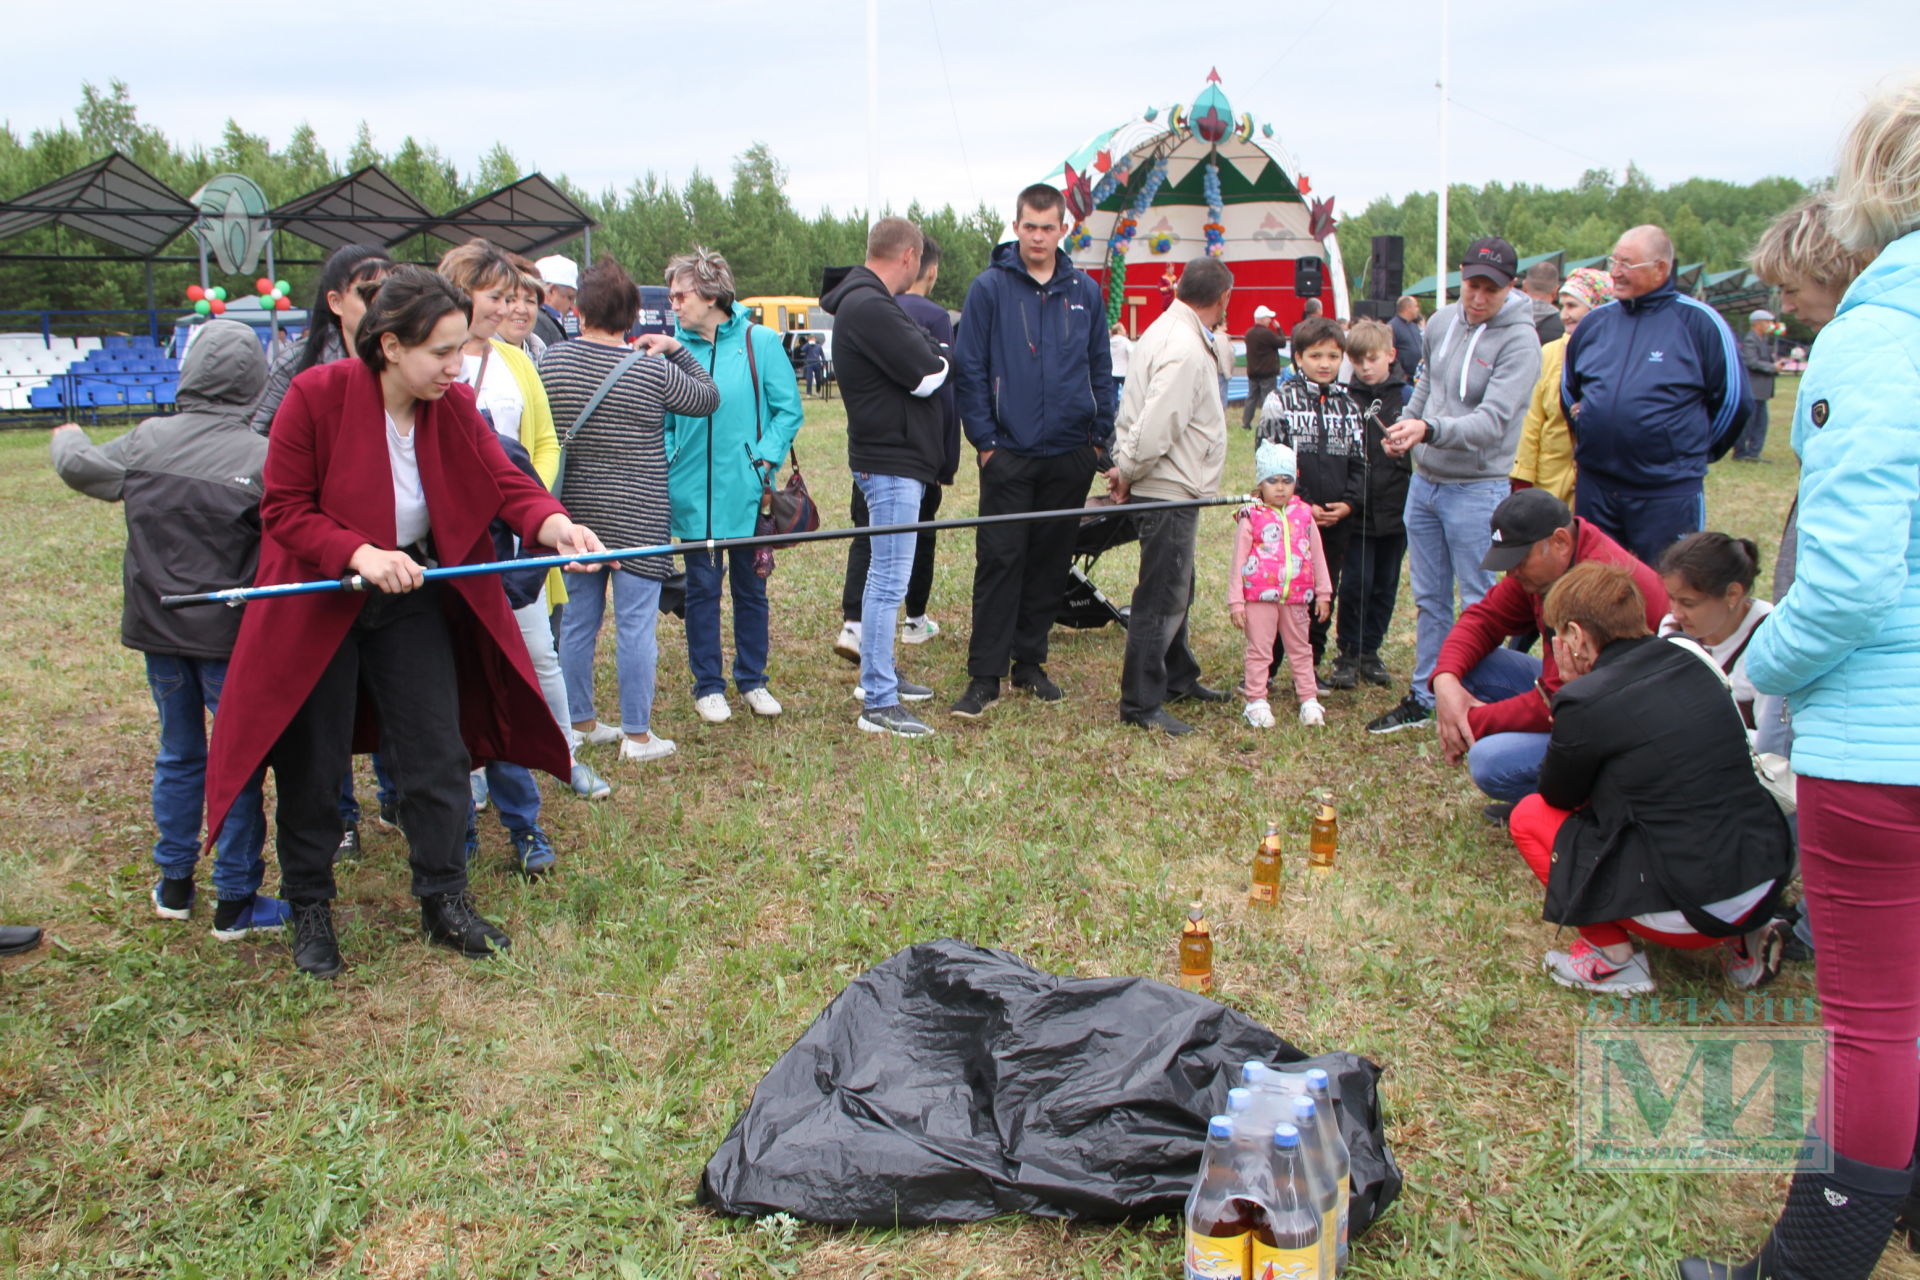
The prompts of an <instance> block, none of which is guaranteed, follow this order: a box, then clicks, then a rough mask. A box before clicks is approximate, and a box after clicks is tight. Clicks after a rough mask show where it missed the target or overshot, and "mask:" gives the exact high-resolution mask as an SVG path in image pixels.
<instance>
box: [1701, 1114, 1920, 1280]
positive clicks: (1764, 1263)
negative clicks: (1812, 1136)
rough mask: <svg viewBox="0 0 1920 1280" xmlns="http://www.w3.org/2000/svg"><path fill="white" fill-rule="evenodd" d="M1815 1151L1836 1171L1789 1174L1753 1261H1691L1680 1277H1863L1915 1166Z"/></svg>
mask: <svg viewBox="0 0 1920 1280" xmlns="http://www.w3.org/2000/svg"><path fill="white" fill-rule="evenodd" d="M1815 1141H1816V1142H1817V1141H1818V1140H1817V1139H1816V1140H1815ZM1819 1150H1820V1151H1821V1153H1822V1154H1830V1155H1831V1156H1832V1159H1833V1172H1832V1173H1815V1172H1814V1171H1812V1170H1810V1169H1802V1170H1801V1171H1800V1172H1798V1173H1796V1174H1794V1175H1793V1185H1792V1186H1791V1187H1789V1188H1788V1189H1787V1203H1786V1207H1785V1208H1783V1209H1782V1210H1781V1211H1780V1220H1779V1221H1778V1222H1776V1223H1774V1224H1773V1231H1772V1233H1771V1234H1770V1235H1768V1236H1767V1239H1766V1243H1764V1244H1762V1245H1761V1246H1760V1254H1759V1256H1758V1257H1756V1258H1755V1259H1754V1260H1753V1261H1751V1262H1746V1263H1741V1264H1739V1265H1738V1266H1733V1265H1729V1264H1725V1263H1719V1262H1703V1261H1701V1260H1700V1259H1699V1258H1688V1259H1687V1260H1686V1261H1684V1262H1682V1263H1681V1264H1680V1267H1679V1272H1680V1280H1868V1277H1869V1276H1871V1275H1872V1274H1873V1269H1874V1267H1875V1266H1876V1265H1877V1264H1878V1263H1879V1261H1880V1254H1881V1253H1882V1252H1883V1251H1884V1250H1885V1249H1886V1247H1887V1237H1888V1235H1889V1234H1890V1233H1891V1232H1892V1230H1893V1220H1894V1216H1895V1215H1896V1214H1897V1213H1899V1211H1900V1207H1901V1205H1902V1204H1903V1203H1904V1202H1905V1201H1906V1199H1907V1193H1908V1191H1909V1190H1910V1189H1911V1187H1912V1183H1913V1170H1912V1167H1911V1166H1909V1167H1908V1168H1905V1169H1883V1168H1881V1167H1880V1166H1878V1165H1871V1164H1862V1163H1860V1162H1859V1161H1858V1160H1849V1159H1847V1158H1846V1157H1845V1156H1843V1155H1841V1154H1840V1153H1839V1152H1837V1151H1835V1152H1828V1151H1827V1150H1826V1148H1825V1146H1824V1144H1822V1145H1821V1146H1820V1148H1819Z"/></svg>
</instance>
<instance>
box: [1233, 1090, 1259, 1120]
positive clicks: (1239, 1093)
mask: <svg viewBox="0 0 1920 1280" xmlns="http://www.w3.org/2000/svg"><path fill="white" fill-rule="evenodd" d="M1252 1105H1253V1090H1251V1089H1229V1090H1227V1114H1228V1115H1232V1116H1237V1115H1239V1114H1240V1113H1241V1112H1242V1111H1245V1110H1246V1109H1247V1108H1248V1107H1250V1106H1252Z"/></svg>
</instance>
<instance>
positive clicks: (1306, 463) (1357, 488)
mask: <svg viewBox="0 0 1920 1280" xmlns="http://www.w3.org/2000/svg"><path fill="white" fill-rule="evenodd" d="M1292 343H1293V364H1294V372H1293V373H1291V374H1289V375H1287V376H1286V377H1284V378H1282V379H1281V380H1280V385H1279V386H1277V387H1275V388H1274V389H1273V393H1272V394H1271V395H1269V396H1268V397H1267V402H1266V404H1264V405H1263V406H1261V409H1260V428H1259V430H1258V431H1257V432H1256V433H1255V443H1256V446H1257V444H1258V442H1259V441H1260V440H1274V441H1278V442H1279V443H1281V444H1284V445H1286V446H1287V447H1288V448H1290V449H1292V450H1293V452H1294V457H1295V458H1296V459H1297V461H1298V464H1299V468H1300V475H1299V480H1298V485H1297V489H1296V492H1298V493H1299V495H1300V500H1301V501H1303V502H1305V503H1306V504H1307V505H1309V506H1311V507H1312V508H1313V522H1314V523H1315V524H1316V525H1318V526H1319V527H1320V541H1321V544H1322V548H1323V549H1324V551H1325V552H1326V565H1327V574H1328V576H1330V577H1331V578H1332V579H1333V584H1334V589H1335V590H1336V591H1338V590H1339V588H1340V574H1341V566H1342V564H1343V563H1344V562H1345V560H1346V555H1347V544H1348V542H1349V541H1350V539H1351V537H1352V532H1353V527H1354V520H1353V518H1352V517H1353V513H1354V512H1355V511H1356V510H1358V509H1359V507H1360V505H1361V502H1362V501H1363V494H1362V489H1363V487H1364V485H1365V481H1366V446H1365V444H1364V443H1363V436H1362V431H1361V425H1360V406H1359V405H1357V404H1355V403H1354V398H1353V396H1352V394H1350V393H1349V392H1348V390H1347V388H1346V387H1345V386H1344V385H1343V384H1341V383H1340V382H1338V381H1336V379H1337V378H1338V377H1339V373H1340V361H1341V360H1342V358H1344V356H1345V355H1346V349H1347V341H1346V334H1345V333H1344V332H1343V331H1342V330H1341V328H1340V325H1339V322H1338V321H1335V320H1330V319H1328V318H1327V317H1325V316H1309V317H1307V318H1306V319H1305V320H1302V321H1301V322H1300V323H1299V324H1297V325H1295V326H1294V329H1293V334H1292ZM1327 630H1328V624H1327V623H1326V622H1322V621H1319V620H1315V621H1314V623H1313V625H1312V626H1311V627H1310V628H1309V629H1308V637H1309V639H1310V640H1311V641H1312V644H1313V661H1314V665H1315V666H1316V667H1317V666H1319V664H1320V657H1321V655H1322V654H1324V653H1325V652H1326V650H1327Z"/></svg>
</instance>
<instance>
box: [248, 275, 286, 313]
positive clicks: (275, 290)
mask: <svg viewBox="0 0 1920 1280" xmlns="http://www.w3.org/2000/svg"><path fill="white" fill-rule="evenodd" d="M253 287H254V289H255V290H256V291H257V292H258V293H259V294H260V299H259V303H260V309H261V310H262V311H267V310H273V311H287V310H291V309H292V307H293V299H292V298H290V297H288V295H289V294H291V293H292V292H293V290H292V289H290V288H288V287H287V282H286V281H285V280H269V279H267V278H266V277H265V276H261V277H260V278H259V279H258V280H255V281H254V282H253Z"/></svg>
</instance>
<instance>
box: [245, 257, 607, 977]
mask: <svg viewBox="0 0 1920 1280" xmlns="http://www.w3.org/2000/svg"><path fill="white" fill-rule="evenodd" d="M469 307H470V304H469V302H468V300H467V297H466V295H465V294H463V293H461V292H460V291H459V290H458V289H456V288H454V287H453V286H452V285H450V284H448V283H447V282H446V281H445V280H443V279H441V278H440V277H439V276H437V275H435V274H433V273H432V272H430V271H425V270H422V269H420V268H416V267H401V268H399V269H398V270H397V271H395V272H394V274H393V275H391V276H389V277H388V278H387V281H386V283H385V284H383V285H382V286H381V288H380V293H379V295H378V296H377V297H376V298H375V299H374V302H373V305H372V306H371V307H370V308H369V310H368V312H367V315H366V318H365V319H364V320H363V321H362V322H361V325H360V331H359V333H358V335H357V336H356V339H355V343H354V345H355V348H356V350H357V351H358V354H359V358H358V359H349V360H340V361H336V362H335V363H333V364H328V365H323V366H320V367H317V368H313V369H309V370H308V371H307V372H305V373H303V374H301V375H300V376H299V377H297V378H295V379H294V381H293V385H292V386H291V387H290V388H289V389H288V392H287V396H286V399H285V400H284V401H282V402H281V406H280V409H279V412H278V413H277V414H276V415H275V417H274V431H273V437H272V443H271V446H270V447H269V449H268V452H267V463H266V473H265V476H264V484H265V493H264V495H263V497H262V499H261V502H260V519H261V525H262V543H261V548H260V570H259V577H258V581H259V582H261V583H280V582H298V581H306V580H311V579H317V578H343V577H346V576H348V575H351V574H357V575H359V576H360V577H361V578H362V579H364V580H365V582H366V584H367V586H368V588H369V590H368V592H367V593H366V594H361V593H358V592H347V591H341V592H337V593H327V594H321V595H307V596H294V597H289V598H286V599H280V600H259V601H255V602H254V603H252V604H249V605H247V606H246V619H245V620H244V621H243V622H242V623H241V626H240V639H239V643H238V645H237V646H236V648H235V649H234V653H233V660H232V663H231V665H230V667H229V669H228V674H227V686H226V693H225V698H224V699H223V701H224V703H225V704H226V705H229V706H231V707H232V708H233V709H234V714H230V715H228V716H227V717H226V718H225V719H224V720H222V721H221V722H220V723H219V726H218V728H217V729H216V731H215V733H214V737H213V745H212V749H211V755H210V759H209V761H208V768H207V813H208V816H209V818H210V819H211V820H212V821H211V825H210V826H209V828H208V829H209V830H211V831H218V830H219V829H220V822H221V820H222V819H223V818H224V817H225V815H226V810H227V807H228V805H229V804H231V803H232V801H233V798H234V795H235V794H236V792H237V791H238V790H239V789H240V787H241V786H242V785H243V784H244V783H245V782H246V781H247V780H248V779H249V778H250V777H252V776H253V775H254V774H255V773H256V772H257V771H258V770H260V769H261V768H262V767H263V766H265V765H269V764H270V765H272V766H273V770H274V776H275V780H276V783H277V787H278V792H279V810H278V814H277V818H276V821H277V841H278V845H279V852H280V889H281V893H282V895H283V896H284V897H285V898H286V899H287V900H288V902H289V905H291V906H292V908H293V921H292V923H293V960H294V964H295V965H296V966H298V967H299V968H300V969H301V970H302V971H304V972H306V973H309V974H312V975H314V976H315V977H321V978H330V977H332V976H333V975H334V974H336V973H338V972H339V971H340V968H341V961H340V948H339V944H338V942H337V941H336V939H335V936H334V931H333V913H332V899H333V896H334V884H333V851H334V849H335V847H336V846H337V845H338V844H339V843H340V814H339V809H338V806H337V805H336V803H335V793H336V791H337V790H338V787H339V780H340V777H341V776H342V775H343V774H344V773H345V772H346V770H347V767H348V764H349V762H350V756H351V753H352V751H353V750H354V747H355V745H356V739H358V740H359V745H360V747H361V749H362V750H368V749H371V748H372V747H373V746H374V745H375V743H376V742H377V744H378V746H379V748H380V751H381V752H382V754H383V755H384V756H385V758H386V760H387V763H388V764H389V765H390V766H391V768H392V770H393V773H394V777H395V780H396V782H397V784H398V786H399V790H400V825H401V828H402V829H403V830H404V831H405V832H406V833H407V845H408V854H409V861H410V862H411V864H412V868H413V892H414V894H415V896H417V897H418V898H419V899H420V916H421V924H422V927H423V928H424V930H425V932H426V935H427V938H428V939H429V940H430V941H433V942H437V943H440V944H441V945H443V946H448V947H452V948H453V949H455V950H457V951H460V952H461V953H462V954H465V955H471V956H483V955H487V954H489V953H490V952H491V951H494V950H500V949H504V948H506V947H507V946H508V945H509V942H508V939H507V935H506V934H505V933H503V932H501V930H500V929H498V928H497V927H495V926H494V925H492V924H490V923H489V922H488V921H486V920H484V919H482V918H481V917H480V916H479V914H478V913H477V912H475V910H474V908H473V903H472V901H471V899H469V898H468V896H467V868H466V858H465V844H466V829H467V812H468V806H469V797H468V792H467V770H468V769H469V767H470V760H471V759H486V760H511V761H514V762H515V763H518V764H524V765H528V766H530V767H535V768H540V769H545V770H546V771H547V772H549V773H553V774H557V775H560V776H563V777H564V776H565V774H566V769H567V745H566V742H565V741H564V740H563V739H562V738H561V736H560V730H559V729H558V727H557V726H556V725H555V724H554V720H553V716H552V714H551V713H550V712H549V711H548V710H547V705H546V702H545V701H544V700H543V699H542V697H541V695H540V689H539V686H538V684H537V683H536V682H535V680H534V676H533V671H532V667H531V665H530V664H529V662H528V659H527V650H526V646H525V644H524V643H523V642H522V641H521V639H520V629H519V627H518V626H517V625H515V623H514V620H513V614H512V612H511V610H510V609H509V608H508V604H507V597H506V593H505V591H504V590H502V588H501V585H500V581H499V579H498V578H495V577H492V576H477V577H470V578H457V579H450V580H443V581H435V582H431V583H429V582H426V581H425V580H424V579H423V578H422V576H421V568H422V566H423V565H430V564H435V563H437V564H447V565H454V564H474V563H479V562H481V561H485V560H490V559H492V558H493V543H492V541H491V539H490V538H489V537H488V532H487V526H488V523H489V522H490V521H492V520H493V519H494V518H495V517H498V518H500V519H502V520H504V521H506V523H507V524H509V525H511V526H512V527H513V529H514V530H515V531H516V532H518V533H519V534H520V536H521V537H522V538H523V539H524V540H525V541H527V542H529V543H538V544H540V545H541V546H546V547H553V548H556V549H558V550H560V551H563V552H570V553H577V554H586V553H589V552H594V551H599V550H603V548H602V547H601V545H600V541H599V539H598V538H596V537H594V535H593V533H592V532H591V531H590V530H588V529H587V528H586V527H585V526H583V525H576V524H574V523H573V522H572V521H571V520H569V519H568V518H567V513H566V511H565V509H564V508H562V507H561V505H560V504H559V503H558V502H556V501H554V499H553V497H552V495H550V494H549V493H548V492H547V491H546V490H545V489H544V488H542V487H541V486H540V485H539V484H538V483H536V482H535V481H534V480H532V479H530V478H529V477H528V476H526V475H525V474H524V473H522V472H521V471H520V470H519V469H518V468H516V467H515V466H513V464H512V463H510V462H509V461H508V460H507V457H506V455H505V454H504V453H502V452H501V450H500V446H499V443H498V442H497V441H496V439H495V437H494V433H493V430H492V429H491V428H490V427H488V426H487V424H486V422H485V420H484V419H482V418H481V417H480V415H479V413H478V411H477V410H476V409H475V408H474V401H473V393H472V391H470V390H469V389H467V388H466V387H464V386H461V385H459V378H460V348H461V343H462V342H463V341H464V340H465V339H466V335H467V323H468V320H469V317H470V314H471V313H470V310H469Z"/></svg>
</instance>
